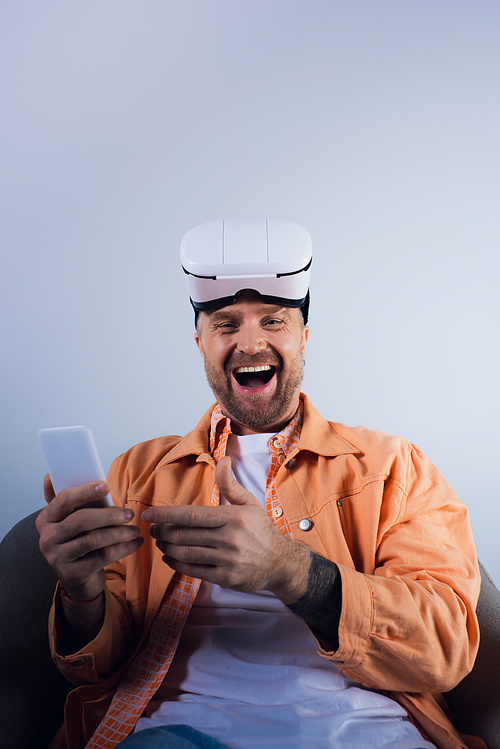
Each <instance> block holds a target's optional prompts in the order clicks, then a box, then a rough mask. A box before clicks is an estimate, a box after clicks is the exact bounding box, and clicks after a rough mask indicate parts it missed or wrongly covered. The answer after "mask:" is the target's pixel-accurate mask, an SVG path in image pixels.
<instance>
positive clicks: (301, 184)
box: [0, 0, 500, 584]
mask: <svg viewBox="0 0 500 749" xmlns="http://www.w3.org/2000/svg"><path fill="white" fill-rule="evenodd" d="M0 62H1V64H0V75H1V100H0V101H1V121H0V149H1V154H2V158H1V172H0V180H1V190H2V200H1V220H0V234H1V272H0V281H1V290H0V299H1V302H2V307H3V310H2V315H1V324H2V332H1V352H2V403H1V414H0V416H1V430H0V434H1V445H0V450H1V453H0V454H1V483H0V486H1V507H2V514H1V520H0V531H1V533H0V536H3V535H4V534H5V532H7V530H8V529H9V528H10V527H11V526H12V525H13V524H14V522H16V521H17V520H19V519H20V518H22V517H23V516H25V515H27V514H28V513H30V512H32V511H34V510H35V509H37V508H39V507H40V506H41V505H42V504H43V497H42V491H41V485H42V477H43V475H44V473H45V466H44V461H43V457H42V454H41V451H40V448H39V446H38V442H37V437H36V433H37V431H38V429H39V428H41V427H47V426H59V425H66V424H77V423H84V424H87V425H89V426H90V427H92V429H93V430H94V434H95V437H96V440H97V443H98V446H99V448H100V452H101V456H102V459H103V463H104V464H105V467H106V468H108V467H109V464H110V462H111V460H112V459H113V457H114V456H115V455H117V454H119V453H121V452H122V451H124V450H125V449H127V448H128V447H129V446H130V445H132V444H134V443H136V442H138V441H141V440H144V439H148V438H151V437H154V436H157V435H161V434H164V433H185V432H186V431H188V430H189V429H190V428H191V427H192V426H193V425H194V424H195V423H196V422H197V420H198V418H199V417H200V416H201V414H202V413H203V412H204V411H205V409H206V408H207V407H208V406H209V405H210V403H211V402H212V398H211V393H210V391H209V389H208V387H207V385H206V384H205V382H204V375H203V369H202V361H201V358H200V356H199V354H198V352H197V350H196V349H195V346H194V343H193V340H192V334H193V322H192V314H191V311H190V307H189V302H188V299H187V295H186V292H185V288H184V280H183V276H182V274H181V272H180V270H179V267H178V249H179V243H180V240H181V237H182V235H183V234H184V233H185V232H186V231H187V230H188V229H190V228H191V227H192V226H195V225H196V224H199V223H202V222H204V221H210V220H214V219H219V218H243V217H265V216H267V217H278V218H287V219H291V220H293V221H297V222H298V223H300V224H302V225H304V226H305V227H306V228H307V229H308V230H309V231H310V233H311V235H312V238H313V246H314V268H313V281H312V311H311V335H310V341H309V350H308V352H307V357H306V358H307V365H306V379H305V384H304V389H305V391H306V392H307V393H308V394H309V396H310V397H311V399H312V400H313V402H314V403H315V405H316V406H317V407H318V408H319V409H320V410H321V411H322V412H323V414H324V415H325V416H327V417H328V418H331V419H333V420H336V421H343V422H346V423H348V424H351V425H356V424H366V425H368V426H371V427H374V428H378V429H382V430H385V431H388V432H393V433H397V434H402V435H404V436H405V437H407V438H408V439H410V440H411V441H412V442H414V443H416V444H417V445H418V446H419V447H421V448H422V449H423V450H424V452H426V453H427V454H428V455H429V457H430V458H431V460H433V462H434V463H435V464H436V465H437V466H438V468H439V469H440V470H441V471H442V473H443V474H444V475H445V476H446V478H447V479H448V481H449V482H450V483H451V484H452V486H453V487H454V488H455V490H456V491H457V492H458V494H459V495H460V497H461V498H462V499H463V500H464V501H465V502H466V503H467V505H468V506H469V508H470V513H471V517H472V524H473V528H474V532H475V536H476V542H477V547H478V553H479V556H480V558H481V559H482V560H483V562H484V563H485V565H486V566H487V568H488V569H489V571H490V573H491V574H492V575H493V578H494V579H495V580H496V582H497V584H498V583H500V558H499V554H498V537H499V524H500V523H499V521H500V510H499V489H498V464H499V459H500V442H499V436H498V420H499V398H498V385H499V353H498V347H499V336H498V320H499V297H500V294H499V288H498V271H499V238H500V211H499V202H500V201H499V197H500V195H499V172H500V159H499V155H500V146H499V142H500V129H499V123H500V117H499V112H500V107H499V78H500V76H499V71H500V67H499V64H500V6H499V4H498V3H497V2H496V0H495V1H492V2H484V1H483V0H475V1H474V2H472V1H471V2H462V1H460V0H418V2H417V1H416V0H414V1H405V0H380V1H377V0H366V1H362V0H350V1H349V2H345V1H342V2H336V1H333V0H332V1H331V2H329V1H327V0H322V1H318V0H307V2H305V1H300V2H299V1H298V0H178V1H176V2H173V1H167V0H164V1H161V0H149V1H148V0H141V2H139V1H138V0H136V1H135V2H132V1H131V0H78V1H77V0H74V1H73V2H71V1H69V0H64V1H63V0H59V1H58V0H44V2H38V1H37V0H30V1H26V0H4V1H3V3H2V10H1V12H0Z"/></svg>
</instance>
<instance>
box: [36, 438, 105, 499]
mask: <svg viewBox="0 0 500 749" xmlns="http://www.w3.org/2000/svg"><path fill="white" fill-rule="evenodd" d="M38 439H39V440H40V444H41V446H42V450H43V454H44V455H45V461H46V463H47V467H48V469H49V475H50V480H51V481H52V486H53V487H54V491H55V493H56V494H59V492H62V491H63V489H69V488H70V487H72V486H81V485H82V484H88V483H90V482H91V481H106V474H105V473H104V470H103V467H102V463H101V459H100V458H99V453H98V452H97V447H96V444H95V440H94V435H93V434H92V431H91V430H90V429H89V428H88V427H86V426H83V425H79V426H73V427H54V428H53V429H40V431H39V432H38ZM112 504H113V500H112V499H111V495H110V494H108V495H107V496H106V497H102V498H100V499H97V500H95V502H89V503H88V505H85V507H109V506H111V505H112Z"/></svg>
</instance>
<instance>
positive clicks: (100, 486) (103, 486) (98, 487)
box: [95, 484, 108, 493]
mask: <svg viewBox="0 0 500 749" xmlns="http://www.w3.org/2000/svg"><path fill="white" fill-rule="evenodd" d="M95 490H96V492H98V493H99V492H105V491H108V485H107V484H96V487H95Z"/></svg>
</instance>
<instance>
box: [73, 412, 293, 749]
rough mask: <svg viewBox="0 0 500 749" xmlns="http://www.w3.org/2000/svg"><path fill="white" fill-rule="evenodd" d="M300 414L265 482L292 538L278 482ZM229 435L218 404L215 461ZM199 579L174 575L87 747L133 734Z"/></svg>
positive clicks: (270, 508)
mask: <svg viewBox="0 0 500 749" xmlns="http://www.w3.org/2000/svg"><path fill="white" fill-rule="evenodd" d="M302 416H303V406H302V402H301V403H300V406H299V409H298V410H297V412H296V414H295V416H294V418H293V419H292V421H291V422H290V423H289V424H288V425H287V426H286V427H285V429H283V431H281V432H280V433H279V434H277V435H275V436H274V437H272V438H271V440H270V441H269V449H270V451H271V468H270V470H269V474H268V477H267V481H266V511H267V514H268V515H269V517H270V518H272V520H273V521H274V523H275V524H276V526H277V527H278V529H279V530H280V531H281V533H283V534H284V535H286V536H288V537H289V538H292V534H291V532H290V528H289V526H288V522H287V520H286V517H285V514H284V512H283V509H282V507H281V505H280V502H279V499H278V495H277V492H276V486H275V484H276V476H277V474H278V471H279V469H280V467H281V465H283V464H284V463H285V461H286V457H287V455H288V454H289V453H290V452H291V451H292V450H293V449H295V447H296V446H297V445H298V441H299V437H300V430H301V427H302ZM230 434H231V426H230V421H229V419H227V418H226V417H225V416H224V414H223V413H222V410H221V408H220V406H219V404H216V405H215V407H214V410H213V412H212V419H211V424H210V451H211V453H212V456H213V458H214V461H215V463H217V462H218V461H219V460H220V459H221V458H222V457H223V456H224V455H225V454H226V447H227V441H228V438H229V435H230ZM211 503H212V505H213V506H217V505H218V504H219V489H218V487H217V485H214V489H213V492H212V499H211ZM200 583H201V580H198V579H195V578H192V577H188V576H187V575H183V574H181V573H178V572H176V573H175V574H174V576H173V578H172V580H171V582H170V585H169V586H168V588H167V590H166V592H165V595H164V597H163V601H162V604H161V606H160V609H159V611H158V614H157V616H156V618H155V620H154V622H153V626H152V627H151V633H150V636H149V639H148V641H147V644H146V645H145V647H144V648H143V650H141V652H140V653H139V654H138V655H137V656H136V658H135V659H134V661H133V662H132V663H131V665H130V667H129V669H128V671H127V672H126V674H125V676H124V677H123V679H122V681H121V682H120V684H119V685H118V689H117V690H116V693H115V695H114V697H113V699H112V701H111V704H110V706H109V709H108V711H107V713H106V715H105V716H104V718H103V720H102V721H101V723H100V725H99V727H98V729H97V731H96V732H95V733H94V735H93V736H92V738H91V739H90V741H89V742H88V744H87V747H86V749H113V747H115V746H116V745H117V744H119V743H120V741H123V739H125V738H126V737H127V736H128V735H129V734H130V733H132V731H133V729H134V726H135V724H136V723H137V721H138V719H139V718H140V716H141V714H142V712H143V711H144V708H145V707H146V705H147V704H148V703H149V701H150V699H151V698H152V697H153V695H154V694H155V692H156V691H157V690H158V688H159V686H160V684H161V683H162V682H163V680H164V678H165V675H166V673H167V671H168V669H169V667H170V664H171V663H172V660H173V657H174V655H175V651H176V649H177V645H178V644H179V640H180V637H181V632H182V629H183V627H184V624H185V622H186V619H187V617H188V614H189V611H190V610H191V606H192V605H193V601H194V599H195V597H196V594H197V593H198V589H199V587H200Z"/></svg>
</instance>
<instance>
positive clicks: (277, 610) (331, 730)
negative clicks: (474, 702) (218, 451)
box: [136, 434, 434, 749]
mask: <svg viewBox="0 0 500 749" xmlns="http://www.w3.org/2000/svg"><path fill="white" fill-rule="evenodd" d="M270 436H271V435H269V434H267V435H266V434H252V435H245V436H243V437H238V436H236V435H231V436H230V437H229V441H228V446H227V454H228V455H229V456H230V457H231V460H232V466H233V472H234V474H235V476H236V478H237V479H238V481H239V482H240V483H241V484H242V485H243V486H245V487H246V488H247V489H248V490H249V491H251V492H252V493H253V494H255V496H256V497H257V498H258V499H259V501H260V502H261V503H262V506H263V507H265V492H264V487H265V483H266V478H267V474H268V472H269V467H270V463H271V455H270V451H269V447H268V441H269V439H270ZM317 651H318V645H317V642H316V640H315V639H314V637H313V635H312V634H311V632H310V631H309V628H308V627H307V625H306V624H305V622H303V621H302V620H301V619H300V618H299V617H297V616H295V615H294V614H292V613H291V612H290V611H289V609H287V607H286V606H285V605H284V604H283V603H282V602H281V601H280V600H279V599H277V598H276V597H275V596H274V595H273V594H272V593H270V592H268V591H259V592H257V593H252V594H249V593H239V592H237V591H232V590H229V589H225V588H221V587H220V586H218V585H211V584H209V583H205V582H202V584H201V586H200V591H199V593H198V596H197V597H196V600H195V602H194V605H193V607H192V609H191V612H190V614H189V617H188V619H187V622H186V625H185V627H184V630H183V632H182V636H181V640H180V643H179V647H178V650H177V652H176V654H175V657H174V660H173V662H172V665H171V667H170V669H169V671H168V673H167V676H166V678H165V681H164V682H163V685H162V687H160V690H159V691H158V693H157V695H156V697H155V700H154V701H153V702H152V703H151V704H150V706H149V708H148V709H147V711H146V714H145V716H143V717H142V718H141V719H140V720H139V722H138V724H137V727H136V731H140V730H143V729H145V728H149V727H151V726H158V725H173V724H187V725H190V726H192V727H193V728H197V729H198V730H199V731H203V732H204V733H207V734H208V735H210V736H213V737H214V738H216V739H218V740H219V741H221V742H223V743H224V744H227V746H228V747H230V748H231V749H255V747H256V746H259V747H260V748H261V749H313V748H314V749H367V748H368V747H373V748H375V747H377V749H378V748H380V749H381V748H382V747H385V748H386V749H429V748H430V747H433V746H434V745H433V744H430V743H429V742H428V741H425V740H424V739H423V738H422V737H421V735H420V733H419V732H418V730H417V729H416V728H415V726H414V725H413V724H412V723H411V721H410V720H409V718H408V715H407V713H406V711H405V710H404V709H403V708H402V707H401V706H400V705H399V704H398V703H397V702H394V701H393V700H391V699H389V698H388V697H385V696H384V695H382V694H380V693H378V692H373V691H370V690H368V689H364V688H363V687H361V686H360V685H359V684H356V683H355V682H353V681H351V680H350V679H348V678H346V677H345V676H344V675H343V674H342V672H341V671H339V670H338V669H337V667H336V666H335V665H334V664H332V663H330V662H329V661H327V660H326V659H324V658H322V657H321V656H320V655H319V654H318V652H317Z"/></svg>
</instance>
